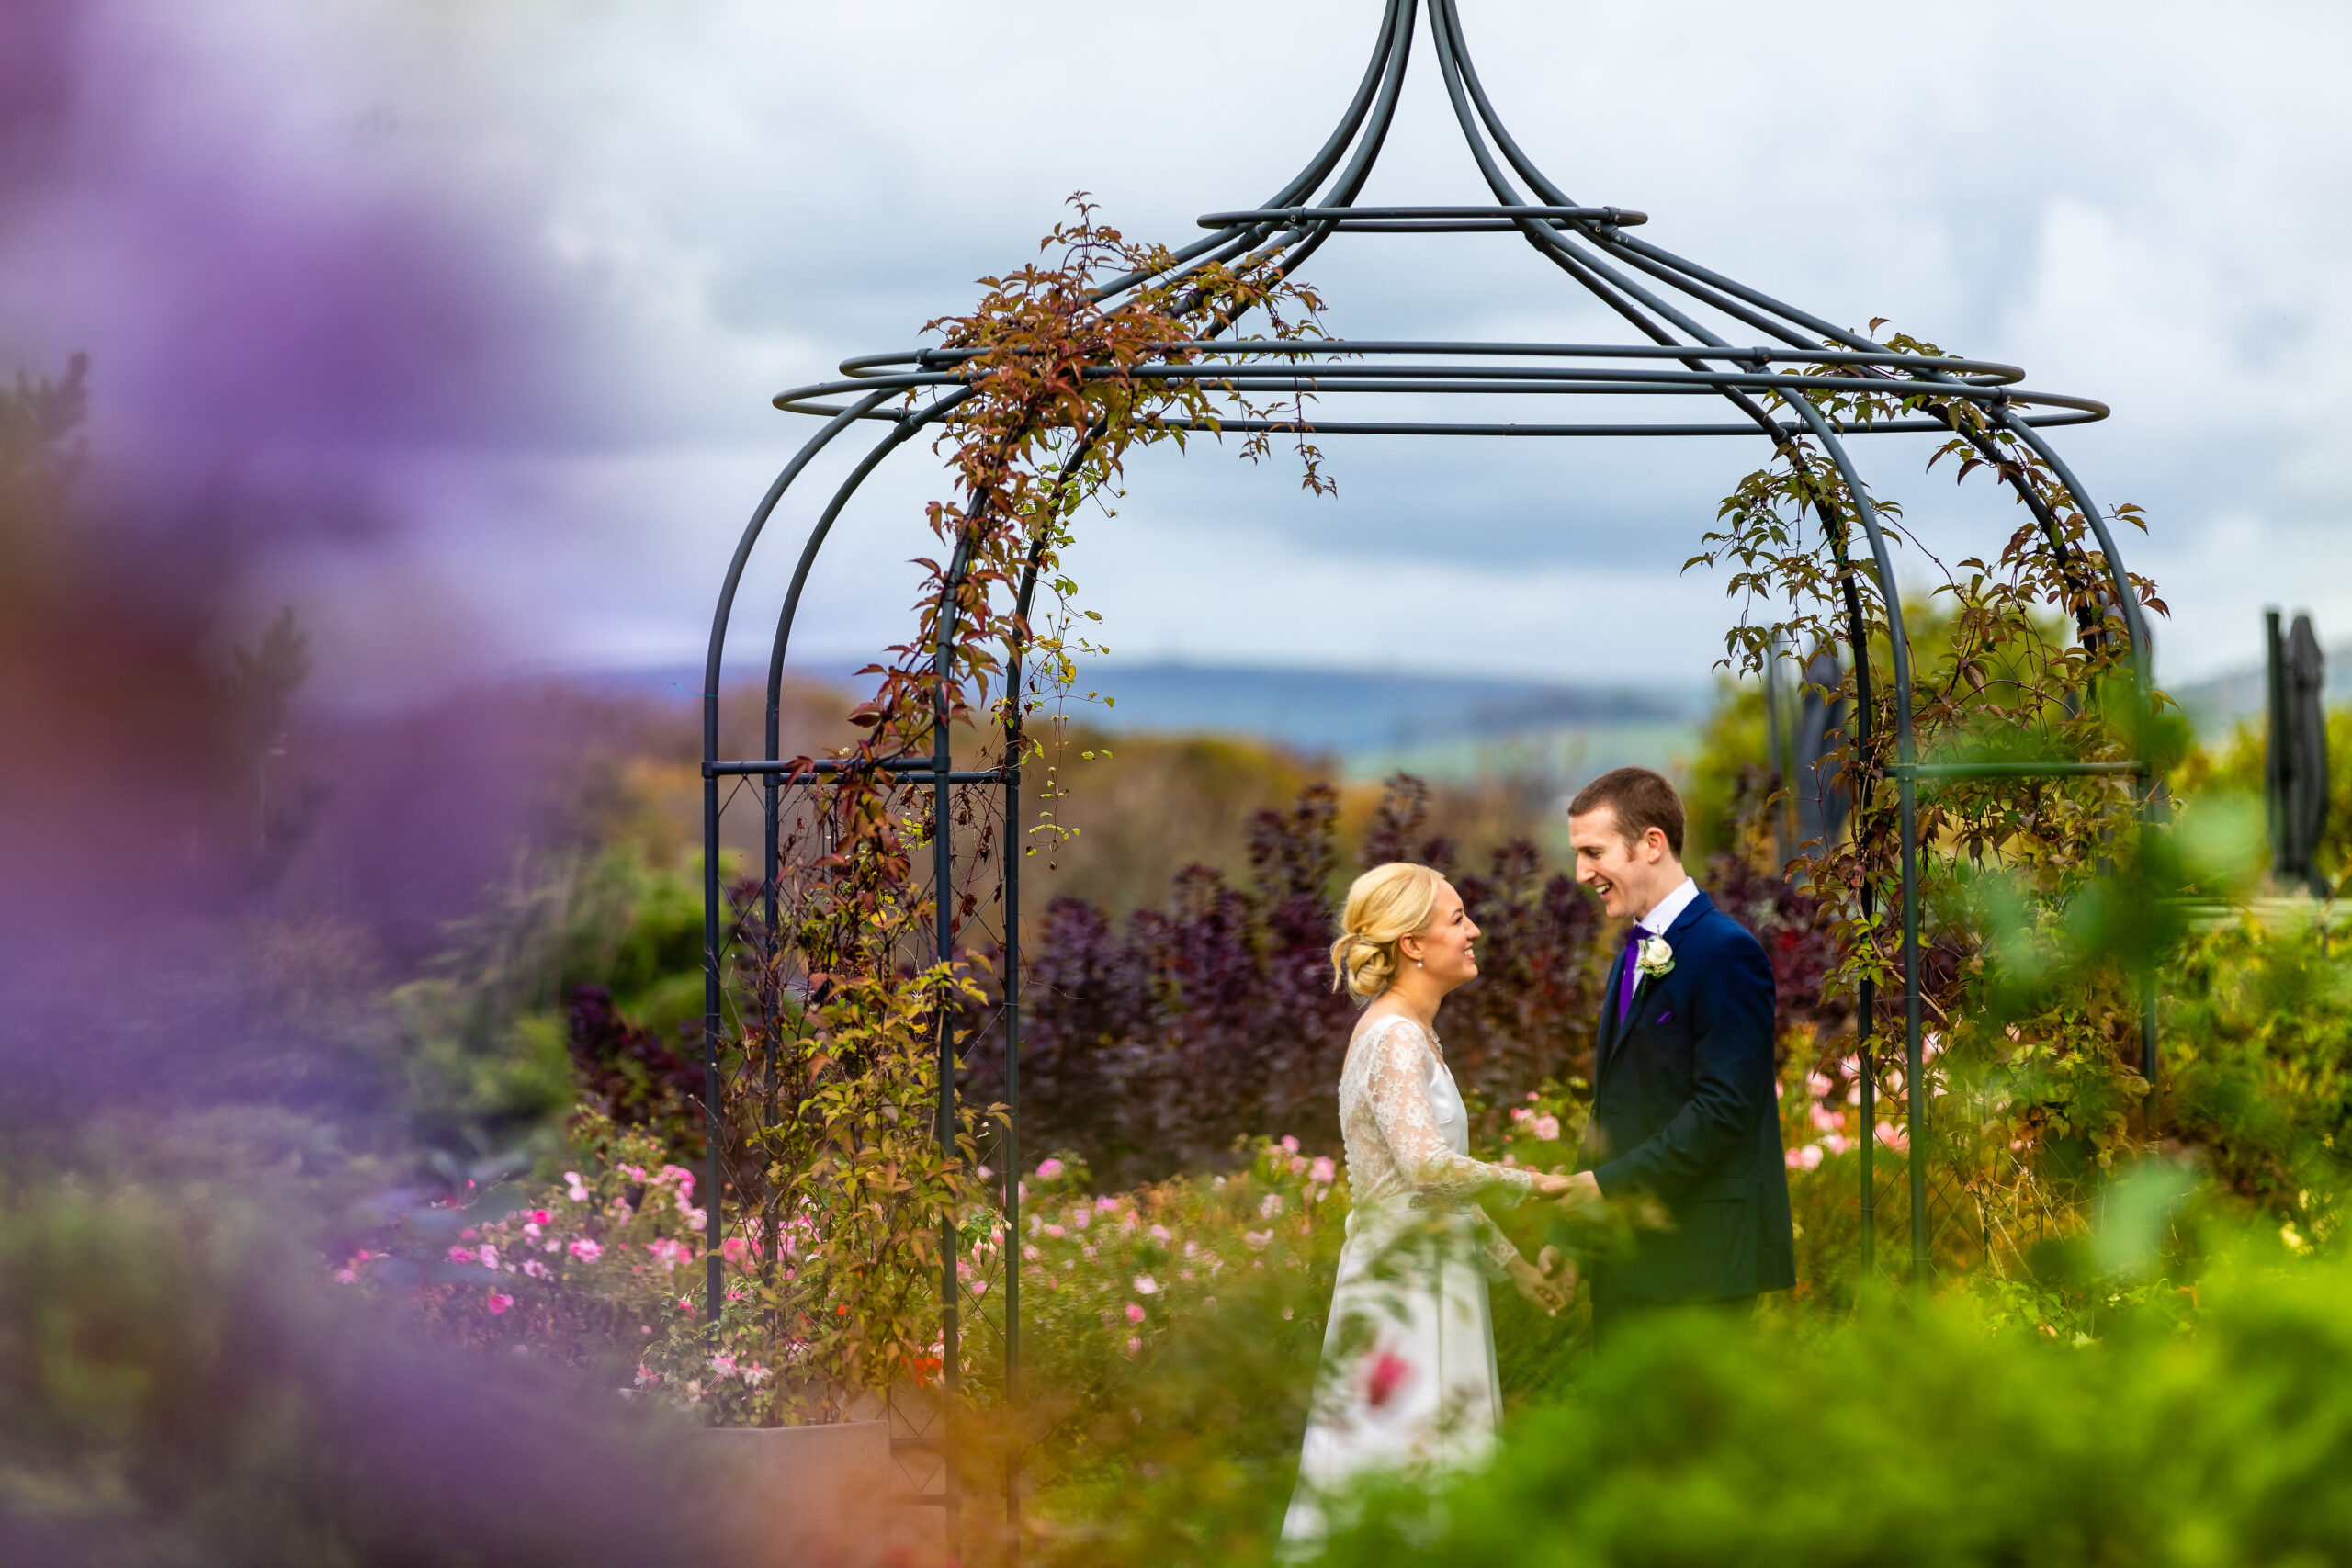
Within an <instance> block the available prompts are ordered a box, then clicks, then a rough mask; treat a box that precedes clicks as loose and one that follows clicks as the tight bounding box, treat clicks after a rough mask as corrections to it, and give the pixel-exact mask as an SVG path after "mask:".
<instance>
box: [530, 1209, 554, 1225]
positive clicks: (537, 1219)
mask: <svg viewBox="0 0 2352 1568" xmlns="http://www.w3.org/2000/svg"><path fill="white" fill-rule="evenodd" d="M554 1218H555V1216H554V1215H553V1214H550V1213H548V1212H547V1211H546V1210H545V1209H534V1210H532V1211H531V1223H532V1224H535V1225H543V1224H547V1223H548V1221H549V1220H552V1219H554Z"/></svg>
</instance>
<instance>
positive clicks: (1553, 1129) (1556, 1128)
mask: <svg viewBox="0 0 2352 1568" xmlns="http://www.w3.org/2000/svg"><path fill="white" fill-rule="evenodd" d="M1534 1126H1535V1135H1536V1136H1537V1137H1539V1138H1541V1139H1543V1140H1544V1142H1545V1143H1547V1144H1549V1143H1553V1142H1555V1141H1557V1139H1558V1138H1559V1136H1560V1119H1559V1118H1558V1117H1557V1116H1555V1115H1553V1114H1551V1112H1549V1111H1546V1112H1544V1114H1543V1115H1541V1116H1538V1117H1537V1118H1536V1119H1535V1122H1534Z"/></svg>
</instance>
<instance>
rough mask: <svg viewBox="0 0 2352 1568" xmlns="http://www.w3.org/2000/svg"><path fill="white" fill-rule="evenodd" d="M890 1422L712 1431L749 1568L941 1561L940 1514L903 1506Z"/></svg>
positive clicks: (711, 1447)
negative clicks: (757, 1567) (753, 1567)
mask: <svg viewBox="0 0 2352 1568" xmlns="http://www.w3.org/2000/svg"><path fill="white" fill-rule="evenodd" d="M890 1426H891V1424H890V1423H889V1422H888V1420H878V1421H842V1422H836V1423H833V1424H831V1425H830V1426H822V1427H713V1428H711V1429H709V1430H707V1431H705V1432H704V1433H702V1434H701V1438H700V1440H701V1441H702V1442H703V1443H704V1444H706V1445H707V1450H708V1451H710V1452H711V1453H713V1454H714V1455H715V1456H716V1457H715V1461H714V1462H715V1464H716V1466H717V1467H718V1469H719V1470H720V1471H721V1472H722V1473H723V1475H724V1478H725V1479H724V1483H723V1484H724V1489H725V1490H724V1495H726V1496H727V1497H728V1498H729V1499H730V1501H731V1502H732V1504H733V1505H734V1506H733V1509H732V1511H733V1512H734V1513H735V1514H736V1516H737V1522H738V1532H739V1535H740V1539H741V1542H742V1550H743V1551H744V1553H745V1555H744V1556H743V1557H742V1558H741V1560H740V1561H741V1562H744V1563H745V1564H746V1565H747V1568H748V1565H750V1564H762V1565H765V1564H769V1563H775V1564H777V1565H779V1568H781V1565H783V1564H787V1563H789V1564H792V1565H793V1568H880V1565H882V1564H885V1563H907V1562H912V1563H920V1562H935V1561H938V1560H939V1559H940V1558H942V1557H944V1549H945V1539H944V1529H943V1525H944V1515H943V1513H942V1511H941V1510H940V1509H938V1508H936V1507H926V1506H910V1503H909V1501H908V1499H909V1497H910V1495H911V1494H910V1487H909V1485H908V1482H907V1478H906V1477H904V1476H902V1475H901V1474H900V1473H899V1464H898V1463H896V1462H894V1461H893V1460H892V1458H891V1450H890V1438H891V1430H890Z"/></svg>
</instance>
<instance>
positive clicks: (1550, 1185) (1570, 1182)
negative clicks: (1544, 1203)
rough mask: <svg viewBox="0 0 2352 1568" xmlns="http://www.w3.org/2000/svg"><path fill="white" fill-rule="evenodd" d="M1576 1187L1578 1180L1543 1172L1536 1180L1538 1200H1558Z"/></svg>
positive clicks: (1538, 1174) (1539, 1173)
mask: <svg viewBox="0 0 2352 1568" xmlns="http://www.w3.org/2000/svg"><path fill="white" fill-rule="evenodd" d="M1574 1185H1576V1178H1575V1177H1573V1176H1561V1175H1557V1174H1555V1173H1554V1172H1551V1171H1541V1172H1538V1173H1537V1175H1536V1178H1535V1195H1536V1196H1537V1197H1538V1198H1557V1197H1558V1196H1559V1195H1560V1194H1561V1193H1563V1192H1566V1190H1568V1189H1569V1188H1570V1187H1573V1186H1574Z"/></svg>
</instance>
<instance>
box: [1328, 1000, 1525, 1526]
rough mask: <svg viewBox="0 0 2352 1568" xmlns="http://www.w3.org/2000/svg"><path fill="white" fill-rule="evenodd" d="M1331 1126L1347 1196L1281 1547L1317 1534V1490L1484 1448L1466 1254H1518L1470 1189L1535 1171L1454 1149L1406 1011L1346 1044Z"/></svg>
mask: <svg viewBox="0 0 2352 1568" xmlns="http://www.w3.org/2000/svg"><path fill="white" fill-rule="evenodd" d="M1340 1134H1341V1135H1342V1136H1343V1137H1344V1138H1345V1140H1346V1143H1347V1156H1348V1186H1349V1190H1350V1191H1351V1194H1352V1196H1353V1199H1354V1208H1353V1210H1352V1212H1351V1213H1349V1215H1348V1232H1347V1241H1346V1243H1345V1245H1344V1246H1343V1247H1341V1248H1340V1269H1339V1278H1338V1280H1337V1282H1336V1284H1335V1286H1334V1288H1333V1290H1332V1292H1331V1316H1330V1322H1329V1325H1328V1326H1327V1327H1326V1328H1325V1330H1324V1335H1323V1364H1322V1369H1321V1371H1320V1373H1319V1374H1318V1376H1317V1380H1316V1395H1315V1406H1314V1413H1313V1416H1311V1418H1310V1419H1309V1421H1308V1423H1307V1427H1306V1443H1305V1445H1304V1446H1303V1447H1302V1449H1301V1450H1300V1453H1299V1461H1298V1486H1297V1489H1296V1491H1295V1492H1294V1493H1293V1494H1292V1495H1291V1504H1290V1512H1289V1514H1288V1515H1287V1516H1286V1517H1284V1518H1283V1540H1284V1542H1285V1543H1289V1544H1291V1545H1294V1546H1311V1545H1312V1544H1314V1543H1315V1542H1317V1540H1320V1539H1321V1538H1322V1536H1323V1534H1324V1531H1325V1528H1326V1524H1327V1520H1326V1517H1325V1511H1324V1506H1325V1503H1326V1500H1327V1499H1329V1497H1330V1496H1331V1495H1333V1494H1335V1493H1338V1492H1340V1491H1342V1490H1344V1489H1345V1488H1346V1487H1347V1485H1348V1484H1349V1483H1351V1482H1352V1481H1354V1480H1355V1479H1357V1478H1358V1477H1359V1476H1361V1475H1363V1473H1365V1472H1369V1471H1374V1470H1405V1471H1416V1470H1418V1471H1424V1472H1426V1471H1433V1470H1437V1469H1442V1468H1444V1467H1448V1466H1452V1465H1457V1464H1462V1463H1465V1462H1468V1461H1476V1460H1477V1459H1480V1458H1482V1457H1483V1456H1484V1455H1485V1454H1486V1452H1487V1449H1488V1448H1489V1447H1490V1446H1491V1445H1492V1443H1493V1441H1494V1433H1495V1427H1496V1425H1497V1423H1498V1420H1499V1418H1500V1416H1501V1414H1502V1400H1501V1393H1500V1389H1499V1387H1498V1379H1497V1377H1496V1373H1495V1329H1494V1321H1493V1319H1492V1317H1491V1316H1489V1314H1488V1311H1487V1279H1486V1273H1485V1270H1484V1269H1482V1268H1481V1264H1482V1263H1483V1264H1485V1265H1487V1266H1488V1267H1490V1268H1492V1269H1496V1270H1498V1271H1499V1270H1500V1269H1501V1268H1502V1266H1503V1265H1504V1264H1506V1263H1508V1262H1509V1261H1510V1259H1511V1258H1515V1257H1517V1256H1518V1253H1517V1250H1516V1249H1515V1248H1514V1247H1512V1246H1511V1244H1510V1241H1509V1239H1508V1238H1506V1237H1505V1236H1504V1235H1503V1234H1502V1232H1501V1231H1499V1230H1498V1229H1497V1228H1496V1226H1495V1223H1494V1221H1492V1220H1491V1219H1489V1218H1487V1215H1486V1213H1485V1212H1484V1211H1482V1210H1481V1209H1480V1208H1479V1207H1478V1204H1477V1198H1478V1195H1479V1194H1480V1193H1482V1192H1487V1191H1494V1190H1500V1191H1502V1192H1503V1193H1505V1194H1506V1195H1507V1196H1508V1197H1509V1198H1510V1201H1514V1202H1516V1201H1518V1200H1519V1199H1520V1198H1521V1197H1523V1196H1525V1195H1526V1194H1527V1192H1528V1191H1530V1190H1532V1184H1533V1180H1534V1173H1533V1172H1532V1171H1529V1170H1525V1169H1521V1168H1514V1167H1510V1166H1499V1165H1487V1164H1483V1163H1481V1162H1480V1161H1477V1160H1474V1159H1472V1158H1470V1157H1469V1153H1468V1151H1469V1147H1470V1118H1469V1113H1468V1112H1467V1111H1465V1110H1464V1107H1463V1104H1462V1094H1461V1091H1460V1090H1459V1089H1455V1088H1454V1084H1453V1074H1452V1073H1451V1072H1449V1071H1447V1070H1446V1066H1445V1063H1444V1060H1443V1058H1442V1056H1441V1055H1439V1048H1438V1046H1437V1044H1436V1043H1435V1042H1434V1041H1433V1040H1431V1038H1430V1036H1429V1035H1428V1034H1427V1033H1425V1032H1423V1031H1422V1029H1421V1027H1420V1026H1419V1024H1417V1023H1415V1022H1414V1021H1412V1020H1410V1019H1408V1018H1402V1017H1393V1018H1385V1019H1382V1020H1380V1021H1377V1022H1375V1023H1374V1024H1372V1025H1370V1026H1369V1027H1367V1028H1366V1029H1365V1030H1364V1031H1363V1033H1362V1034H1361V1035H1360V1036H1358V1037H1357V1039H1356V1040H1355V1042H1354V1043H1352V1044H1351V1045H1350V1046H1349V1047H1348V1059H1347V1066H1346V1067H1345V1068H1344V1069H1343V1070H1342V1071H1341V1072H1340Z"/></svg>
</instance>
